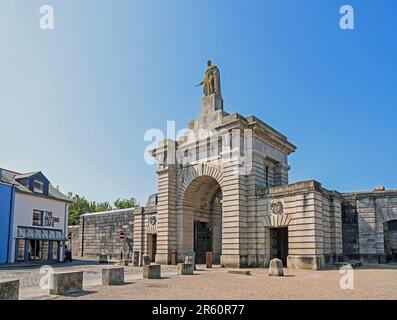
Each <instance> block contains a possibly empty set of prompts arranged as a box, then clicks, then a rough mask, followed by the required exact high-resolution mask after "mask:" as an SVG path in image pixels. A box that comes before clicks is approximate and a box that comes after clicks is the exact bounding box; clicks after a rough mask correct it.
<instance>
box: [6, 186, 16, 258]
mask: <svg viewBox="0 0 397 320" xmlns="http://www.w3.org/2000/svg"><path fill="white" fill-rule="evenodd" d="M14 197H15V186H14V185H13V186H12V187H11V197H10V213H9V219H8V223H9V226H8V239H7V263H10V262H11V261H10V259H11V251H12V248H11V247H10V243H11V239H12V231H13V228H14V216H13V212H14Z"/></svg>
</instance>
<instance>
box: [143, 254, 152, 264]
mask: <svg viewBox="0 0 397 320" xmlns="http://www.w3.org/2000/svg"><path fill="white" fill-rule="evenodd" d="M142 260H143V265H144V266H148V265H149V264H150V257H149V255H148V254H144V255H143V257H142Z"/></svg>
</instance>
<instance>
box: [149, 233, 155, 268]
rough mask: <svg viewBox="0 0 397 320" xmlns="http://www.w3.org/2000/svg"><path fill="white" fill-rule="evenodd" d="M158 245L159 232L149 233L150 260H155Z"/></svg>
mask: <svg viewBox="0 0 397 320" xmlns="http://www.w3.org/2000/svg"><path fill="white" fill-rule="evenodd" d="M156 247H157V234H148V235H147V254H148V256H149V259H150V262H154V261H155V258H156Z"/></svg>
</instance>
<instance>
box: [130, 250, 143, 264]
mask: <svg viewBox="0 0 397 320" xmlns="http://www.w3.org/2000/svg"><path fill="white" fill-rule="evenodd" d="M140 255H141V253H140V252H139V251H134V252H133V256H134V257H133V259H132V262H133V266H134V267H139V266H140Z"/></svg>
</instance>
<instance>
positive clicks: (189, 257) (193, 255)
mask: <svg viewBox="0 0 397 320" xmlns="http://www.w3.org/2000/svg"><path fill="white" fill-rule="evenodd" d="M185 263H192V264H193V268H194V270H196V253H195V252H189V253H188V254H187V255H186V257H185Z"/></svg>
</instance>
